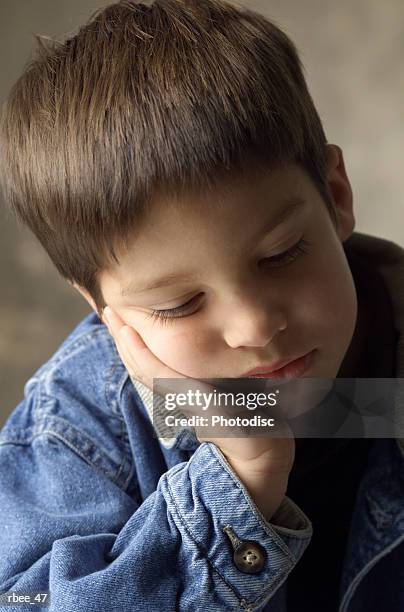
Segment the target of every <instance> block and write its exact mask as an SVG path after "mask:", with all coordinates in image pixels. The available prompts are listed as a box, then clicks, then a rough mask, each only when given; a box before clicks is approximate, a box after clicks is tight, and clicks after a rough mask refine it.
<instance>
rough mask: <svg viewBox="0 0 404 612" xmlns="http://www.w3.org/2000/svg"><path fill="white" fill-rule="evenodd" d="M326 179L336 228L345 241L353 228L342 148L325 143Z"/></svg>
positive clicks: (349, 192)
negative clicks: (336, 223) (336, 220)
mask: <svg viewBox="0 0 404 612" xmlns="http://www.w3.org/2000/svg"><path fill="white" fill-rule="evenodd" d="M326 155H327V181H328V186H329V189H330V193H331V196H332V199H333V202H334V208H335V212H336V215H337V219H338V226H337V228H336V231H337V234H338V236H339V238H340V240H341V242H345V240H347V239H348V238H349V236H350V235H351V234H352V232H353V231H354V229H355V217H354V213H353V196H352V189H351V184H350V182H349V179H348V176H347V173H346V170H345V164H344V157H343V154H342V150H341V148H340V147H338V146H337V145H332V144H327V153H326Z"/></svg>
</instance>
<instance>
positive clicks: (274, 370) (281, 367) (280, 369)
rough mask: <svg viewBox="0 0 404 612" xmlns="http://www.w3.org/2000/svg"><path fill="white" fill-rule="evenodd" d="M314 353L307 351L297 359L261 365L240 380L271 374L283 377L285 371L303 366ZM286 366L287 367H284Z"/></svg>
mask: <svg viewBox="0 0 404 612" xmlns="http://www.w3.org/2000/svg"><path fill="white" fill-rule="evenodd" d="M313 352H314V351H309V352H308V353H303V354H300V355H298V356H297V357H288V358H286V359H280V360H278V361H273V362H272V363H267V364H265V363H264V364H262V365H260V366H258V367H256V368H253V369H252V370H249V371H248V372H245V373H244V374H241V376H240V378H245V377H252V376H260V375H261V376H265V375H268V374H271V375H273V376H276V375H279V376H282V375H285V374H286V371H285V370H293V368H295V369H296V368H297V369H300V368H299V366H300V365H302V366H303V364H305V362H307V361H308V357H309V356H311V355H312V353H313ZM286 366H287V367H286Z"/></svg>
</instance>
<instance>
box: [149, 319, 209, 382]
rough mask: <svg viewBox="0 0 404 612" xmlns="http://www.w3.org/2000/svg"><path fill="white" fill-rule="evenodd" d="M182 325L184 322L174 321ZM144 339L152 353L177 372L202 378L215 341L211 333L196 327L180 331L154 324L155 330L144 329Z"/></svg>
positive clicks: (177, 324)
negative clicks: (201, 331) (197, 329)
mask: <svg viewBox="0 0 404 612" xmlns="http://www.w3.org/2000/svg"><path fill="white" fill-rule="evenodd" d="M180 325H183V323H181V322H175V323H173V326H180ZM143 339H144V341H145V342H146V344H147V346H148V347H149V348H150V350H151V351H152V353H154V355H156V357H158V358H159V359H160V361H162V362H163V363H165V364H166V365H168V366H169V367H170V368H172V369H173V370H175V371H176V372H179V373H180V374H184V375H185V376H192V377H200V378H201V377H203V376H204V375H205V372H204V370H205V369H206V365H204V364H206V363H207V357H208V355H209V352H210V350H211V347H212V343H213V339H212V338H210V336H209V334H201V333H198V332H195V330H194V329H192V330H191V329H189V330H188V331H185V330H179V331H178V330H174V329H168V328H164V327H163V326H161V327H160V328H159V329H158V328H157V326H154V329H153V330H148V331H144V333H143ZM206 377H208V374H207V373H206Z"/></svg>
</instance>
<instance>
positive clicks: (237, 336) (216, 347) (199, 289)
mask: <svg viewBox="0 0 404 612" xmlns="http://www.w3.org/2000/svg"><path fill="white" fill-rule="evenodd" d="M329 185H330V189H331V192H332V194H333V198H334V202H335V206H336V210H337V215H338V218H339V226H338V230H336V229H335V227H334V225H333V223H332V221H331V218H330V216H329V213H328V211H327V209H326V206H325V204H324V202H323V201H322V199H321V196H320V195H319V193H318V192H317V190H316V188H315V187H314V184H313V183H312V181H311V179H310V178H309V177H308V175H307V174H306V173H305V172H304V171H303V170H302V169H300V168H299V167H298V166H294V165H288V166H285V167H282V168H281V167H279V168H278V169H275V170H272V171H269V172H267V173H266V174H264V173H261V174H260V175H259V176H256V177H251V180H249V181H246V182H244V183H241V182H238V183H234V184H233V185H227V186H226V187H227V191H225V190H223V191H220V192H219V191H215V192H214V193H211V194H208V195H206V196H204V195H200V196H198V197H197V196H195V195H192V196H191V195H190V196H189V198H187V202H186V205H185V206H181V207H178V206H176V205H175V203H174V202H171V201H169V200H168V199H161V200H160V201H159V202H157V203H156V205H155V206H154V208H153V209H152V210H151V212H150V214H149V216H148V220H147V224H146V225H144V226H142V231H141V232H140V234H139V237H137V238H136V240H134V242H133V245H131V248H130V249H129V251H128V252H127V253H126V254H125V255H124V256H123V257H122V259H121V261H120V265H119V266H116V267H115V268H113V269H110V270H109V271H108V272H104V273H103V274H102V276H101V278H100V283H101V289H102V291H103V295H104V298H105V301H106V303H107V304H108V305H109V306H111V307H112V308H113V309H114V310H115V311H116V312H117V313H118V314H119V315H120V317H121V319H122V320H123V321H124V322H125V323H126V324H127V325H130V326H132V327H134V328H135V329H136V331H137V332H138V333H139V334H140V335H141V337H142V338H143V340H144V342H145V343H146V345H147V346H148V347H149V349H150V350H151V351H152V352H153V353H154V354H155V355H156V356H157V357H158V358H159V359H160V360H161V361H163V362H164V363H165V364H167V365H168V366H169V367H171V368H172V369H174V370H176V371H177V372H180V373H182V374H184V375H185V376H191V377H194V378H231V377H239V376H241V375H242V374H244V373H245V372H246V371H248V370H250V369H252V368H255V367H256V366H258V365H261V364H264V363H265V364H268V363H270V362H272V361H275V360H279V359H283V358H296V357H299V356H302V355H304V354H306V353H308V352H310V351H312V350H313V349H316V351H315V358H314V361H313V363H312V366H311V368H310V369H309V370H308V371H307V372H306V373H305V376H310V377H324V378H326V377H327V378H328V377H330V378H331V377H335V376H336V375H337V373H338V370H339V368H340V366H341V363H342V360H343V358H344V356H345V354H346V352H347V349H348V347H349V345H350V342H351V339H352V336H353V332H354V329H355V323H356V316H357V300H356V292H355V287H354V283H353V279H352V276H351V273H350V269H349V266H348V263H347V260H346V257H345V254H344V250H343V246H342V242H343V241H344V240H346V238H348V237H349V235H350V234H351V232H352V230H353V227H354V218H353V213H352V194H351V191H350V187H349V182H348V179H347V178H346V175H345V170H344V164H343V160H342V154H341V151H340V150H339V149H338V148H337V147H334V148H332V147H331V146H330V147H329ZM293 205H295V206H294V208H293V210H292V211H291V214H290V215H289V216H286V211H287V210H288V209H289V207H291V206H293ZM282 215H284V217H285V218H284V220H283V222H282V223H280V224H279V225H276V223H275V222H276V221H277V220H278V219H279V218H280V217H281V216H282ZM275 225H276V227H275ZM271 226H272V229H271ZM301 239H303V240H305V241H306V242H307V246H306V245H303V248H304V249H305V250H306V251H307V252H306V253H303V252H299V250H295V253H294V254H293V253H292V254H291V255H290V256H285V258H284V259H283V260H282V259H281V257H280V254H282V253H284V252H286V251H289V250H291V249H293V248H294V246H295V245H296V244H297V243H298V242H299V241H300V240H301ZM271 257H273V258H276V259H273V260H272V261H271V260H270V259H269V258H271ZM180 274H181V275H185V276H187V277H189V278H188V279H182V280H181V279H177V280H176V279H171V281H170V282H168V283H165V284H164V286H161V287H155V288H149V289H147V288H146V286H147V285H151V284H155V283H157V282H158V281H159V280H160V279H162V278H163V277H167V275H180ZM129 285H132V289H131V290H130V291H129V290H128V292H127V293H126V294H125V295H121V292H122V290H124V289H126V288H128V286H129ZM186 303H189V304H188V305H187V306H185V307H184V308H183V309H182V310H183V312H179V313H178V315H177V316H176V313H175V312H174V313H170V312H168V313H166V314H167V320H161V319H153V318H151V317H150V312H151V310H165V309H173V308H177V307H180V306H182V305H184V304H186ZM170 315H171V316H170ZM168 317H169V318H168Z"/></svg>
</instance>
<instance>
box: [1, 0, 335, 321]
mask: <svg viewBox="0 0 404 612" xmlns="http://www.w3.org/2000/svg"><path fill="white" fill-rule="evenodd" d="M36 40H37V43H38V48H37V53H36V56H35V57H34V59H32V60H31V61H30V62H29V63H28V65H27V66H26V68H25V70H24V73H23V74H22V76H21V77H20V78H19V79H18V81H17V82H16V83H15V85H14V87H13V88H12V90H11V92H10V95H9V98H8V100H7V101H6V103H5V105H4V108H3V113H2V118H1V124H0V146H1V175H2V183H3V191H4V195H5V198H6V201H8V202H9V203H10V206H11V209H12V210H13V211H15V213H16V215H17V218H18V219H19V220H21V221H22V222H23V223H26V224H27V225H28V226H29V228H30V229H31V230H32V232H33V233H34V234H35V235H36V237H37V238H38V240H39V241H40V242H41V244H42V245H43V247H44V248H45V250H46V251H47V253H48V254H49V256H50V258H51V260H52V261H53V263H54V264H55V266H56V268H57V269H58V271H59V272H60V274H61V275H62V276H63V277H64V278H65V279H67V280H69V281H71V282H74V283H76V284H78V285H80V286H82V287H84V288H85V289H87V291H88V292H89V293H90V295H91V296H92V297H93V299H94V300H95V303H96V305H97V308H98V313H99V314H100V312H101V310H102V308H103V307H104V306H105V302H104V299H103V296H102V293H101V291H100V287H99V283H98V274H99V272H100V271H101V270H103V269H106V268H107V267H108V266H109V265H110V264H112V263H113V262H114V261H115V262H118V261H119V260H118V257H117V251H116V248H117V247H118V246H119V245H120V246H121V247H122V246H123V245H127V240H128V239H129V237H132V238H133V236H134V235H135V232H137V231H139V228H140V224H141V219H142V217H143V215H145V214H147V210H148V206H149V205H150V204H151V202H152V200H153V197H155V196H156V194H157V193H158V192H159V191H160V192H163V193H164V192H169V193H170V194H173V195H178V194H181V193H182V192H183V190H186V189H191V190H195V189H196V190H200V189H210V188H211V187H212V186H214V184H215V182H217V181H218V179H219V177H221V178H223V177H226V176H227V178H229V177H230V173H235V172H236V173H237V172H238V173H242V174H243V173H245V172H247V171H248V169H251V168H254V167H255V168H257V167H261V166H268V165H269V164H275V163H279V162H282V161H294V162H296V163H298V164H300V165H301V166H302V167H303V168H304V169H305V170H306V171H307V172H308V173H309V175H310V176H311V177H312V179H313V181H314V184H315V185H316V186H317V188H318V190H319V192H320V193H321V195H322V196H323V199H324V201H325V203H326V205H327V208H328V209H329V211H330V214H331V216H332V218H333V221H334V223H335V211H334V208H333V206H332V200H331V197H330V195H329V192H328V187H327V182H326V178H325V174H326V166H325V145H326V139H325V135H324V132H323V128H322V125H321V121H320V118H319V116H318V114H317V112H316V109H315V107H314V104H313V102H312V99H311V97H310V94H309V92H308V89H307V86H306V83H305V79H304V76H303V73H302V66H301V63H300V60H299V58H298V55H297V51H296V49H295V47H294V45H293V43H292V42H291V41H290V40H289V38H288V37H287V36H286V35H285V34H284V33H283V32H282V31H281V30H279V29H278V28H277V27H276V26H275V25H274V24H273V23H271V22H270V21H269V20H267V19H266V18H264V17H263V16H261V15H259V14H257V13H255V12H252V11H250V10H247V9H244V8H241V7H236V6H234V5H231V4H229V3H227V2H224V1H220V0H155V2H153V3H138V2H136V1H131V0H124V1H121V2H118V3H116V4H112V5H110V6H107V7H106V8H104V9H100V10H99V11H97V12H96V13H95V14H94V15H93V16H92V17H91V18H90V20H89V21H88V22H87V24H86V25H84V26H83V27H81V28H80V30H79V31H78V33H77V34H76V35H75V36H73V37H71V38H69V39H67V40H65V41H64V42H57V41H54V40H48V39H44V38H43V37H39V36H36Z"/></svg>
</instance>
